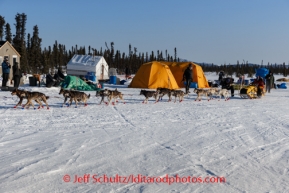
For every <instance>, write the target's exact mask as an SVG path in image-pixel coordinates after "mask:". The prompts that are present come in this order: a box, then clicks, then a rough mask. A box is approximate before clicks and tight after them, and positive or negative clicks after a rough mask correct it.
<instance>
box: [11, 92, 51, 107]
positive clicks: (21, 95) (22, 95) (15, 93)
mask: <svg viewBox="0 0 289 193" xmlns="http://www.w3.org/2000/svg"><path fill="white" fill-rule="evenodd" d="M28 93H31V92H29V91H26V90H19V89H17V88H16V89H14V90H13V91H12V92H11V95H12V96H14V95H16V96H17V97H18V98H19V99H20V101H19V102H18V103H17V104H16V105H15V106H14V108H17V106H18V105H20V106H21V105H22V102H23V99H27V96H28ZM48 98H49V97H48ZM48 98H47V99H48ZM40 101H43V100H42V99H41V98H40V99H35V102H37V103H38V104H39V103H40V105H41V106H42V103H41V102H40Z"/></svg>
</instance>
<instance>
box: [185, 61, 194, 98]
mask: <svg viewBox="0 0 289 193" xmlns="http://www.w3.org/2000/svg"><path fill="white" fill-rule="evenodd" d="M192 70H193V66H192V64H189V66H188V67H187V68H186V70H185V71H184V74H183V81H186V94H188V93H189V89H190V85H191V82H192V79H193V71H192Z"/></svg>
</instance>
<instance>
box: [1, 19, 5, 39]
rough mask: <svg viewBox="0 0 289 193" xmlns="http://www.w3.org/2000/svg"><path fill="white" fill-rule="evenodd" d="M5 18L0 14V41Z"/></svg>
mask: <svg viewBox="0 0 289 193" xmlns="http://www.w3.org/2000/svg"><path fill="white" fill-rule="evenodd" d="M5 23H6V22H5V19H4V17H2V16H1V15H0V41H3V36H4V26H5Z"/></svg>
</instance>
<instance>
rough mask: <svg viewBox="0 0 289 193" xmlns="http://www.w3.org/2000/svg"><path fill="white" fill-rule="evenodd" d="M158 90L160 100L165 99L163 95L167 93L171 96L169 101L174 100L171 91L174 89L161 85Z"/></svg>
mask: <svg viewBox="0 0 289 193" xmlns="http://www.w3.org/2000/svg"><path fill="white" fill-rule="evenodd" d="M157 91H158V93H159V98H158V101H159V100H163V96H165V95H168V97H169V100H168V102H170V101H171V100H172V98H171V91H172V90H171V89H168V88H160V87H159V88H157Z"/></svg>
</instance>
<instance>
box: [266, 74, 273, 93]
mask: <svg viewBox="0 0 289 193" xmlns="http://www.w3.org/2000/svg"><path fill="white" fill-rule="evenodd" d="M265 79H266V92H268V93H270V90H271V88H272V87H273V88H274V81H275V80H274V76H273V73H272V72H271V71H269V73H268V74H267V75H266V76H265Z"/></svg>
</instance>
